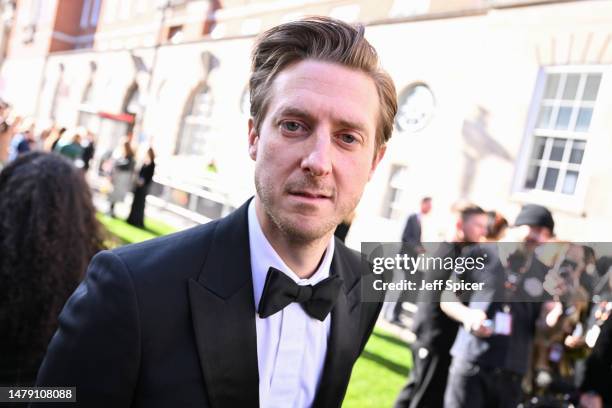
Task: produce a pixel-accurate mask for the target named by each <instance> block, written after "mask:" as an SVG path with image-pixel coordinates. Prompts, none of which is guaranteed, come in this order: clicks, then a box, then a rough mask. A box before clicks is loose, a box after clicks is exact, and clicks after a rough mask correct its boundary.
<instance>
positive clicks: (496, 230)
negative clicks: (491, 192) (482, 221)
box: [485, 211, 508, 242]
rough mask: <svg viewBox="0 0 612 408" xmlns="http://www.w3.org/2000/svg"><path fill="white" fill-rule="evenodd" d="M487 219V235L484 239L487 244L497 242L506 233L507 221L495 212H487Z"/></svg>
mask: <svg viewBox="0 0 612 408" xmlns="http://www.w3.org/2000/svg"><path fill="white" fill-rule="evenodd" d="M487 218H488V221H487V235H486V236H485V239H486V240H487V241H489V242H495V241H499V240H500V239H502V238H503V237H504V234H505V233H506V229H507V228H508V220H507V219H505V218H504V216H503V215H501V214H500V213H498V212H497V211H488V212H487Z"/></svg>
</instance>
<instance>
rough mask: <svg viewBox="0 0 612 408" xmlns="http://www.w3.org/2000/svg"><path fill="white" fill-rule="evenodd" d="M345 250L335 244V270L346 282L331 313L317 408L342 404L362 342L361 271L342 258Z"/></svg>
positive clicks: (316, 399) (333, 264) (315, 402)
mask: <svg viewBox="0 0 612 408" xmlns="http://www.w3.org/2000/svg"><path fill="white" fill-rule="evenodd" d="M337 242H338V241H336V243H337ZM343 251H347V249H345V248H344V247H340V245H336V253H334V259H333V261H332V273H334V274H338V275H340V277H341V278H342V279H343V281H344V283H343V290H342V291H341V293H340V295H339V296H338V300H337V303H336V305H335V306H334V309H333V310H332V313H331V316H332V320H331V334H330V339H329V342H328V345H327V356H326V358H325V364H324V367H323V375H322V376H321V380H320V383H319V388H318V391H317V396H316V398H315V401H314V404H313V406H314V407H317V408H318V407H321V408H322V407H335V406H338V407H339V406H340V404H341V402H342V399H343V398H344V392H343V391H344V390H345V389H346V383H347V382H348V379H349V377H350V375H351V370H352V368H353V363H354V362H355V359H356V358H357V355H358V354H359V348H360V345H361V340H360V333H359V324H360V320H361V319H360V310H361V304H360V302H359V299H360V293H361V292H360V275H359V271H358V270H353V271H351V268H350V267H349V265H348V264H347V263H346V261H345V259H344V258H343V255H344V254H343Z"/></svg>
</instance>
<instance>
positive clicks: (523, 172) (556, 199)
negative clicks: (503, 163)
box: [511, 65, 612, 215]
mask: <svg viewBox="0 0 612 408" xmlns="http://www.w3.org/2000/svg"><path fill="white" fill-rule="evenodd" d="M558 73H565V74H585V73H588V74H591V73H600V74H601V82H600V84H599V91H598V93H597V98H596V100H595V101H594V102H593V114H592V117H591V123H590V126H589V130H588V131H587V132H583V133H581V134H580V135H578V134H577V133H576V132H573V131H554V130H549V131H547V132H546V134H543V133H542V134H541V133H538V132H537V130H536V124H537V121H538V116H539V113H540V108H541V106H542V98H543V95H544V91H545V84H546V77H547V75H549V74H558ZM579 85H580V84H579ZM578 91H580V89H579V90H578ZM611 92H612V67H610V66H605V65H563V66H548V67H542V68H541V69H540V70H539V71H538V74H537V81H536V88H535V90H534V94H533V99H532V102H531V106H530V110H529V115H528V120H527V124H526V127H525V134H524V135H523V141H522V143H521V148H520V150H519V154H518V159H517V163H516V169H515V174H514V181H513V184H512V193H511V199H512V201H515V202H519V203H537V204H541V205H544V206H547V207H549V208H551V209H555V210H561V211H565V212H568V213H572V214H575V215H580V214H582V213H583V212H584V206H585V199H586V194H587V189H588V184H589V178H590V174H591V167H592V166H593V164H594V163H593V162H594V160H598V159H599V157H598V156H597V152H598V151H599V150H600V149H601V147H600V146H602V144H603V142H604V140H603V138H602V137H601V135H602V133H603V132H604V126H605V115H606V114H609V112H606V109H605V107H606V106H610V104H611V103H612V98H611V95H610V94H611ZM554 109H556V108H553V110H554ZM575 116H576V114H575V113H574V114H573V115H572V117H571V118H570V125H571V124H572V123H574V122H575V120H576V117H575ZM570 128H571V127H570ZM536 136H544V137H553V138H554V137H559V138H562V139H574V140H584V141H586V146H585V150H584V154H583V157H582V163H581V164H580V169H579V174H578V180H577V182H576V187H575V190H574V194H563V193H559V192H551V191H545V190H536V189H527V188H525V181H526V178H527V171H528V169H529V165H530V162H531V160H532V159H531V155H532V151H533V146H534V142H535V138H536ZM550 144H551V143H550V141H549V142H547V144H546V147H545V149H547V150H548V149H550ZM568 150H570V149H568V148H566V151H565V153H564V154H565V155H568V154H569V152H568ZM544 157H546V152H545V153H544ZM565 159H566V157H564V159H563V161H562V163H563V164H561V170H563V169H564V168H565V167H564V166H567V164H566V163H565V162H566V160H565ZM541 177H543V176H542V175H540V178H541ZM558 182H559V181H558Z"/></svg>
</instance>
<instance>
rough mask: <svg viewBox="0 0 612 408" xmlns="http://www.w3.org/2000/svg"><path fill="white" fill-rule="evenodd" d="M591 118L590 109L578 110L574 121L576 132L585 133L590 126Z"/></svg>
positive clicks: (591, 110)
mask: <svg viewBox="0 0 612 408" xmlns="http://www.w3.org/2000/svg"><path fill="white" fill-rule="evenodd" d="M592 116H593V109H592V108H580V111H578V119H576V132H586V131H588V130H589V126H590V125H591V117H592Z"/></svg>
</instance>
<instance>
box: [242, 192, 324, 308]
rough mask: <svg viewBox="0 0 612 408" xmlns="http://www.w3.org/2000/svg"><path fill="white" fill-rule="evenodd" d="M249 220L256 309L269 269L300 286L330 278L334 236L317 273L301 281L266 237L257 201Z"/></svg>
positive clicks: (253, 205) (249, 210)
mask: <svg viewBox="0 0 612 408" xmlns="http://www.w3.org/2000/svg"><path fill="white" fill-rule="evenodd" d="M248 220H249V248H250V250H251V273H252V276H253V291H254V295H255V308H256V309H257V307H258V305H259V299H260V298H261V294H262V292H263V287H264V284H265V282H266V276H267V275H268V269H269V268H270V267H271V266H273V267H275V268H276V269H278V270H280V271H282V272H283V273H284V274H285V275H287V276H288V277H290V278H291V279H293V281H294V282H295V283H297V284H298V285H315V284H317V283H319V282H320V281H322V280H323V279H325V278H327V277H329V270H330V267H331V262H332V258H333V256H334V236H333V235H332V237H331V238H330V240H329V244H328V245H327V248H326V250H325V254H324V255H323V261H322V262H321V263H320V264H319V267H318V268H317V270H316V271H315V273H314V274H313V275H312V276H311V277H310V278H308V279H301V278H300V277H299V276H297V275H296V273H295V272H293V271H292V270H291V268H289V267H288V266H287V264H285V262H284V261H283V260H282V259H281V257H280V256H279V255H278V254H277V253H276V251H275V250H274V248H272V245H271V244H270V242H268V239H267V238H266V236H265V235H264V233H263V231H262V229H261V225H260V224H259V219H258V218H257V214H256V212H255V200H254V199H253V200H251V202H250V203H249V209H248Z"/></svg>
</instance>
